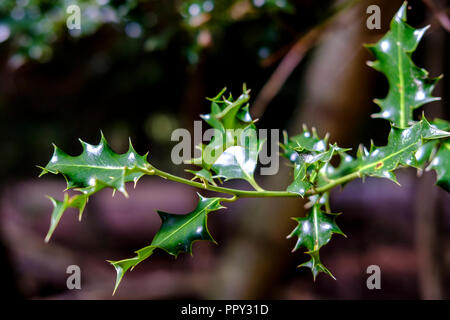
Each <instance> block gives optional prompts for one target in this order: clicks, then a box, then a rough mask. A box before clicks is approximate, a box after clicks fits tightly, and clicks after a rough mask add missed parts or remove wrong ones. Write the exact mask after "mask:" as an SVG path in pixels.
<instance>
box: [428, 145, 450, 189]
mask: <svg viewBox="0 0 450 320" xmlns="http://www.w3.org/2000/svg"><path fill="white" fill-rule="evenodd" d="M429 169H434V170H435V171H436V174H437V185H438V186H440V187H442V188H443V189H444V190H446V191H447V192H450V140H449V139H447V140H445V141H444V142H443V143H442V144H441V146H440V148H439V151H438V152H437V153H436V156H435V157H434V158H433V160H432V161H431V163H430V165H429V167H428V170H429Z"/></svg>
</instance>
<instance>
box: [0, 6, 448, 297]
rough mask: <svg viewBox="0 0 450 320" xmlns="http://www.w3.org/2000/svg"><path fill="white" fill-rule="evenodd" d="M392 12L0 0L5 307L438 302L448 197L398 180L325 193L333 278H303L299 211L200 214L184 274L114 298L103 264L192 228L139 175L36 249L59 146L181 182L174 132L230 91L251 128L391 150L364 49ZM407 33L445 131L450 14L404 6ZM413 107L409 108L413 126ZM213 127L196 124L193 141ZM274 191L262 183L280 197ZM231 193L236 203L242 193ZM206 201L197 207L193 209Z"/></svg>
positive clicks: (129, 285) (149, 271)
mask: <svg viewBox="0 0 450 320" xmlns="http://www.w3.org/2000/svg"><path fill="white" fill-rule="evenodd" d="M401 3H402V2H401V1H391V0H390V1H387V0H384V1H381V0H380V1H376V0H371V1H348V0H347V1H331V0H321V1H317V0H315V1H314V0H220V1H219V0H192V1H181V0H180V1H175V0H147V1H145V0H142V1H138V0H121V1H119V0H85V1H83V0H79V1H76V0H70V1H69V0H67V1H66V0H52V1H50V0H17V1H15V0H2V1H1V2H0V146H1V149H0V150H1V157H0V164H1V165H0V189H1V192H0V275H1V277H2V292H3V294H5V293H6V297H7V298H24V299H181V298H200V299H205V298H206V299H213V298H214V299H261V298H264V299H393V298H395V299H411V298H413V299H416V298H422V299H448V298H450V277H449V276H450V272H449V266H450V196H449V195H448V194H447V193H446V192H445V191H443V190H441V189H440V188H438V187H436V186H434V181H435V173H434V172H425V173H423V174H422V176H421V177H420V178H418V177H417V172H416V171H415V170H399V172H398V178H399V182H400V183H401V184H402V187H399V186H397V185H395V184H393V183H392V182H390V181H388V180H382V179H372V178H369V179H367V180H366V181H365V183H364V184H363V183H362V182H361V181H354V182H352V183H350V184H349V185H348V186H346V188H345V189H343V190H342V191H341V190H335V192H333V193H332V198H331V207H332V209H333V211H334V212H343V213H344V214H343V215H341V216H340V217H339V218H338V224H339V225H340V226H341V229H342V230H343V231H344V232H345V233H346V234H347V236H348V238H344V237H339V236H334V237H333V240H332V241H331V242H330V244H329V245H327V246H325V247H324V248H323V249H322V250H321V253H322V261H323V262H324V264H325V265H326V266H327V267H328V268H329V269H330V270H331V272H332V273H333V274H334V275H335V277H336V278H337V280H336V281H334V280H333V279H331V278H329V277H327V276H324V275H319V276H318V278H317V280H316V282H313V280H312V276H311V273H310V271H309V270H308V269H304V268H301V269H297V268H296V266H297V265H298V264H300V263H301V262H304V261H305V260H306V259H307V256H306V255H304V254H302V253H301V252H296V253H294V254H292V253H291V252H290V251H291V249H292V248H293V246H294V243H295V240H294V239H289V240H286V238H285V237H286V235H287V234H288V233H289V232H290V231H291V230H292V229H293V228H294V227H295V222H294V221H292V220H291V219H290V217H293V216H303V215H304V214H305V210H304V209H303V205H304V202H303V200H301V199H242V200H239V201H238V202H235V203H230V204H229V205H228V209H227V210H221V211H219V212H217V213H213V214H212V215H211V216H210V219H209V224H210V231H211V233H212V235H213V236H214V238H215V239H216V240H217V241H218V243H219V246H216V245H214V244H212V243H207V242H197V243H196V244H195V245H194V249H193V252H194V255H193V256H190V255H188V254H185V255H180V256H179V258H178V259H174V258H173V257H172V256H169V255H167V254H166V253H164V252H159V251H157V252H155V254H154V255H153V256H152V257H151V258H150V259H148V260H147V261H145V262H144V263H142V264H140V265H139V266H138V267H137V268H136V269H135V270H134V271H133V272H130V273H128V274H127V275H126V276H125V278H124V280H123V281H122V283H121V286H120V288H119V290H118V292H117V293H116V295H115V296H114V297H112V296H111V293H112V290H113V286H114V280H115V271H114V269H113V268H112V266H110V265H109V264H108V263H107V262H106V261H105V260H107V259H110V260H119V259H123V258H128V257H131V256H132V255H133V252H134V251H135V250H137V249H139V248H142V247H144V246H146V245H148V244H149V243H150V241H151V239H152V238H153V235H154V234H155V232H156V231H157V230H158V227H159V225H160V221H159V217H158V216H157V214H156V212H155V210H156V209H159V210H163V211H166V212H174V213H186V212H189V211H191V210H192V209H193V208H194V207H195V203H196V196H195V191H196V190H194V189H193V188H191V187H188V186H184V185H179V184H176V183H173V182H169V181H164V180H162V179H159V178H157V177H147V178H144V179H142V180H141V181H140V183H138V185H137V187H136V189H133V188H132V186H131V185H130V186H128V191H129V194H130V198H129V199H125V198H124V197H123V196H122V195H121V194H117V195H116V196H115V197H114V198H111V193H110V190H104V191H102V192H100V193H98V194H96V195H95V196H93V197H92V198H91V199H90V201H89V203H88V205H87V207H86V210H85V214H84V217H83V220H82V221H81V223H79V222H78V219H77V214H76V212H75V211H70V210H69V211H68V212H67V213H66V214H65V215H64V216H63V218H62V219H61V222H60V224H59V227H58V228H57V229H56V232H55V234H54V235H53V238H52V240H51V241H50V243H48V244H46V243H44V237H45V234H46V232H47V228H48V226H49V220H50V213H51V210H52V207H51V203H50V201H48V199H47V198H46V197H45V195H51V196H54V197H55V198H57V199H61V197H62V190H63V189H64V188H65V181H64V179H63V178H62V177H61V176H53V175H46V176H44V177H42V178H38V177H37V176H38V174H39V173H40V169H39V168H37V167H36V166H37V165H41V166H43V165H45V164H46V163H47V162H48V160H49V159H50V156H51V154H52V151H53V147H52V145H51V144H52V143H55V144H57V145H58V146H60V147H61V148H62V149H63V150H65V151H66V152H67V153H69V154H71V155H76V154H79V153H80V152H81V145H80V144H79V142H78V140H77V138H82V139H83V140H85V141H87V142H89V143H97V142H98V141H99V139H100V130H102V131H103V132H104V134H105V136H106V137H107V139H108V141H109V142H110V144H111V146H112V148H113V149H114V150H115V151H116V152H125V151H126V149H127V147H128V137H131V139H132V141H133V144H134V146H135V148H136V150H137V151H138V152H139V153H141V154H143V153H145V152H147V151H149V152H150V154H149V159H150V162H151V163H152V164H154V165H155V166H157V167H159V168H161V169H164V170H166V171H169V172H172V173H175V174H178V175H181V176H188V175H187V174H186V173H185V172H184V169H186V168H187V167H186V166H175V165H173V164H172V162H171V160H170V152H171V148H172V147H173V146H174V144H175V143H174V142H171V141H170V135H171V133H172V131H173V130H174V129H175V128H180V127H184V128H187V129H190V130H193V121H194V120H199V114H200V113H207V112H208V108H209V103H208V102H207V101H206V100H205V97H212V96H215V95H216V94H217V93H218V92H219V91H220V90H221V89H222V88H223V87H225V86H226V87H227V88H228V89H229V90H231V92H233V94H234V95H235V96H237V95H238V94H239V93H240V92H241V91H240V90H241V88H242V84H243V83H244V82H245V83H246V84H247V86H248V87H249V88H251V90H252V92H251V113H252V115H253V116H254V117H256V118H259V122H258V126H259V127H260V128H280V129H285V130H287V131H288V132H289V133H290V134H296V133H298V132H300V130H301V126H302V124H303V123H305V124H307V125H308V126H309V127H311V126H315V127H316V128H317V130H318V132H319V134H322V135H323V134H325V133H326V132H330V134H331V138H330V142H337V143H338V144H339V145H340V146H343V147H351V148H353V150H356V148H357V147H358V144H359V143H360V142H363V143H364V144H365V145H369V144H370V139H373V140H374V142H375V144H376V145H383V144H385V143H386V138H387V134H388V132H389V124H388V123H387V121H385V120H381V119H371V118H370V114H371V113H374V112H376V111H377V110H378V107H377V106H376V105H375V104H374V103H373V102H372V99H373V98H375V97H383V96H384V95H385V94H386V93H387V89H388V87H387V81H386V80H385V78H384V76H383V75H382V74H380V73H377V72H376V71H375V70H373V69H371V68H369V67H367V66H366V64H365V62H366V61H367V60H371V59H372V57H371V56H370V54H369V53H368V52H367V50H365V49H364V48H363V46H362V45H363V43H370V42H376V41H377V40H378V39H379V38H380V37H381V36H382V35H383V34H384V33H385V32H386V31H387V30H388V28H389V21H390V19H391V18H392V16H393V14H394V13H395V12H396V11H397V10H398V8H399V7H400V5H401ZM71 4H76V5H78V6H79V7H80V9H81V11H80V12H81V30H68V28H67V26H66V19H67V18H68V16H69V14H68V13H66V8H67V7H68V6H69V5H71ZM372 4H376V5H378V6H379V7H380V8H381V29H380V30H378V29H374V30H369V29H368V28H367V27H366V20H367V18H368V17H369V16H370V15H369V14H367V13H366V9H367V7H368V6H369V5H372ZM409 4H410V10H409V11H408V22H409V23H410V24H411V25H412V26H414V27H423V26H425V25H427V24H430V25H431V27H430V29H429V30H428V32H427V33H426V36H425V37H424V39H423V41H422V42H421V44H420V46H419V48H418V50H417V52H416V53H414V55H413V58H414V60H415V62H416V64H417V65H419V66H421V67H425V68H426V69H427V70H429V71H430V74H431V76H437V75H439V74H441V73H444V74H446V77H444V78H443V80H441V81H440V82H439V84H438V86H437V88H436V90H435V92H434V93H435V95H436V96H441V97H442V98H443V99H442V100H441V101H437V102H433V103H430V104H428V105H426V107H425V108H424V110H425V113H426V115H427V118H429V119H433V118H434V117H441V118H444V119H448V118H449V117H448V116H449V101H450V95H449V91H448V88H449V85H448V84H449V80H448V77H447V75H448V74H450V68H449V60H450V59H449V43H450V42H449V40H450V39H449V31H450V22H449V17H448V13H449V5H450V4H449V3H448V2H447V1H438V0H423V1H410V2H409ZM422 110H423V109H420V110H418V114H420V113H421V112H422ZM203 127H204V128H206V125H204V126H203ZM291 178H292V172H291V169H290V168H289V167H288V166H287V163H286V162H282V163H281V168H280V172H279V174H278V175H277V176H263V177H258V178H257V180H258V182H259V183H260V184H261V185H262V186H263V187H266V188H269V189H282V188H286V186H287V185H288V184H289V181H290V179H291ZM231 186H234V187H240V188H246V185H245V183H240V182H239V181H237V182H231ZM203 194H205V195H208V194H207V193H203ZM73 264H75V265H79V266H80V268H81V286H82V289H81V290H68V289H67V287H66V279H67V277H68V274H66V268H67V266H69V265H73ZM373 264H375V265H378V266H380V268H381V289H380V290H368V289H367V287H366V279H367V278H368V276H369V275H368V274H367V272H366V269H367V267H368V266H369V265H373Z"/></svg>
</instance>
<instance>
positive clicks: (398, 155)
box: [357, 118, 450, 182]
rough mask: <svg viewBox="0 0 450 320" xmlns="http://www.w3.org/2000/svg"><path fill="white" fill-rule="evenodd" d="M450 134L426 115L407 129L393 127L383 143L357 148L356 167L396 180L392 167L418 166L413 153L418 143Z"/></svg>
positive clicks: (374, 174)
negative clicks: (428, 119) (429, 120)
mask: <svg viewBox="0 0 450 320" xmlns="http://www.w3.org/2000/svg"><path fill="white" fill-rule="evenodd" d="M449 135H450V133H449V132H446V131H443V130H440V129H438V128H437V127H435V126H433V125H431V124H430V123H429V122H428V121H427V120H426V119H425V118H424V119H423V120H421V121H419V122H417V123H416V124H414V125H413V126H411V127H409V128H406V129H400V128H396V127H392V128H391V132H390V133H389V137H388V143H387V145H386V146H383V147H375V146H374V145H373V144H372V146H371V148H370V151H367V150H366V149H365V148H360V152H359V153H358V162H359V166H358V168H357V171H358V172H359V173H360V175H361V176H364V175H366V176H373V177H381V178H388V179H390V180H392V181H394V182H397V180H396V178H395V175H394V173H393V172H392V171H393V170H394V169H396V168H397V167H398V166H412V167H416V168H417V167H418V166H419V163H418V162H417V159H416V156H415V155H416V153H417V150H418V149H419V147H421V146H422V145H423V143H424V142H426V141H428V140H434V139H442V138H444V137H448V136H449Z"/></svg>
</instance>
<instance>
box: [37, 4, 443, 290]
mask: <svg viewBox="0 0 450 320" xmlns="http://www.w3.org/2000/svg"><path fill="white" fill-rule="evenodd" d="M406 8H407V7H406V3H405V4H404V5H403V6H402V7H401V8H400V10H399V11H398V12H397V14H396V15H395V16H394V18H393V19H392V22H391V30H390V31H389V32H388V33H387V34H386V35H385V36H384V37H383V38H382V39H381V40H380V41H378V42H377V43H376V44H372V45H368V46H367V47H368V48H369V50H370V51H371V52H372V53H373V54H374V56H375V57H376V59H377V60H375V61H373V62H370V65H371V66H372V67H374V68H375V69H376V70H378V71H380V72H382V73H383V74H384V75H385V76H386V78H387V79H388V81H389V85H390V89H389V92H388V94H387V96H386V98H384V99H380V100H376V103H377V104H378V105H379V106H380V108H381V111H380V113H379V114H377V115H375V116H377V117H382V118H384V119H386V120H388V121H389V122H390V124H391V131H390V133H389V137H388V142H387V144H386V145H385V146H375V145H373V143H372V145H371V146H370V148H369V149H367V148H365V147H363V146H360V148H359V149H358V151H357V153H356V156H351V155H350V154H349V149H345V148H341V147H338V146H337V145H336V144H330V143H329V142H328V136H326V137H324V138H321V137H319V136H318V134H317V132H316V131H315V130H308V128H307V127H305V126H304V127H303V131H302V132H301V133H300V134H299V135H296V136H292V137H288V136H287V135H285V137H284V142H283V143H282V144H281V154H282V155H283V156H284V157H286V158H287V159H288V160H289V162H290V163H291V165H292V167H293V169H292V170H293V177H292V181H291V182H290V183H289V184H288V186H287V188H286V190H285V191H281V192H280V191H276V192H272V191H268V190H264V189H262V188H261V187H260V186H259V185H258V184H257V183H256V181H255V178H254V173H255V168H256V166H257V162H258V155H259V152H260V150H261V146H262V145H263V143H264V141H260V140H259V139H258V138H257V136H256V133H255V128H256V127H255V120H253V119H252V118H251V115H250V112H249V104H248V101H249V91H248V90H247V89H246V88H245V86H244V89H243V93H242V94H241V95H240V96H239V97H237V98H236V99H234V98H233V97H232V95H226V94H225V90H222V91H221V92H220V93H219V94H218V95H217V96H216V97H214V98H211V99H209V100H210V102H211V112H210V113H209V114H205V115H202V116H201V117H202V119H203V120H204V121H205V122H206V123H207V124H209V125H210V126H211V127H212V128H214V129H215V132H216V133H217V134H215V135H214V137H213V138H212V139H211V141H210V142H209V143H208V144H206V145H200V146H198V147H199V148H200V150H201V157H199V158H196V159H192V160H190V161H189V163H190V164H193V165H195V166H197V167H198V169H196V170H189V172H190V173H191V174H192V178H193V179H199V180H200V181H201V182H202V184H200V186H203V187H202V189H211V190H213V191H217V188H216V190H214V188H215V187H216V186H217V185H219V184H223V183H224V182H225V181H226V180H231V179H243V180H245V181H247V182H248V183H249V184H250V185H251V186H252V187H253V188H254V189H255V190H254V191H252V192H253V193H254V195H255V196H273V195H274V194H275V193H277V196H279V195H280V193H282V194H285V195H286V196H299V197H305V198H307V199H308V203H307V207H308V208H309V212H308V213H307V215H306V216H305V217H299V218H294V220H295V221H296V223H297V226H296V227H295V229H294V230H293V231H292V233H291V234H290V235H289V236H288V237H296V238H297V242H296V244H295V247H294V251H295V250H298V249H303V250H305V253H306V254H307V255H308V256H309V258H308V260H306V262H304V263H302V264H300V266H302V267H308V268H310V269H311V271H312V274H313V277H314V279H315V278H316V276H317V275H318V274H319V273H320V272H324V273H326V274H328V275H330V276H331V277H333V275H332V274H331V272H330V271H329V270H328V269H327V268H326V267H325V266H324V265H323V263H322V262H321V259H320V255H319V250H320V248H321V247H322V246H324V245H325V244H327V243H328V242H329V241H330V239H331V237H332V235H333V234H341V235H344V233H343V232H342V231H341V229H340V228H339V227H338V226H337V224H336V222H335V219H336V217H337V214H336V213H332V211H331V209H330V206H329V190H331V189H332V188H334V187H337V186H343V185H345V184H346V183H348V182H349V181H351V180H353V179H355V178H363V179H364V178H365V177H378V178H387V179H390V180H392V181H394V182H397V180H396V177H395V174H394V171H395V170H396V169H398V168H401V167H414V168H417V169H418V170H431V169H434V170H435V171H436V175H437V184H438V185H439V186H441V187H442V188H444V189H445V190H447V191H450V188H449V186H450V173H449V169H450V164H449V161H450V144H449V138H448V137H449V136H450V133H449V132H448V131H449V129H450V125H449V123H448V122H446V121H444V120H439V119H436V120H434V121H432V122H430V121H428V120H427V119H426V118H425V117H424V116H422V119H421V120H419V121H414V120H413V116H412V115H413V110H414V109H416V108H418V107H420V106H422V105H423V104H425V103H427V102H429V101H433V100H435V99H437V98H435V97H432V96H431V92H432V90H433V87H434V86H435V84H436V82H437V80H438V78H429V77H428V74H427V72H426V71H425V70H424V69H421V68H418V67H417V66H415V64H414V63H413V61H412V60H411V54H412V52H413V51H414V50H415V49H416V47H417V45H418V43H419V41H420V39H421V38H422V36H423V34H424V32H425V30H426V28H423V29H414V28H412V27H411V26H409V25H408V24H406ZM80 141H81V140H80ZM81 143H82V145H83V152H82V153H81V154H80V155H79V156H75V157H74V156H70V155H68V154H66V153H64V152H63V151H62V150H61V149H59V148H58V147H56V146H55V147H54V153H53V156H52V158H51V160H50V162H49V163H48V164H47V165H46V167H45V168H42V169H43V171H42V173H41V174H45V173H48V172H50V173H54V174H62V175H63V176H64V177H65V179H66V181H67V189H74V190H75V191H78V193H76V194H74V195H72V196H69V195H68V193H65V195H64V198H63V200H62V201H60V200H56V199H53V198H50V199H51V201H52V203H53V206H54V209H53V212H52V216H51V225H50V230H49V232H48V235H47V238H46V240H47V241H48V240H49V239H50V237H51V235H52V233H53V232H54V230H55V227H56V225H57V224H58V221H59V220H60V219H61V216H62V214H63V213H64V212H65V210H66V209H67V208H76V209H78V211H79V214H80V218H81V214H82V212H83V209H84V207H85V205H86V202H87V200H88V199H89V197H90V196H92V195H93V194H94V193H96V192H98V191H100V190H102V189H105V188H111V189H112V190H113V192H114V191H116V190H117V191H119V192H121V193H123V194H124V195H125V196H127V193H126V189H125V185H126V183H127V182H134V183H136V182H137V181H138V180H139V179H140V178H141V177H142V176H143V175H159V176H163V175H162V171H160V170H158V169H156V168H154V167H153V166H152V165H151V164H150V163H149V162H148V159H147V155H143V156H141V155H139V154H138V153H137V152H136V151H135V150H134V149H133V147H132V145H131V143H130V147H129V150H128V152H126V153H125V154H116V153H115V152H114V151H113V150H111V148H110V147H109V146H108V144H107V142H106V140H105V138H104V137H103V135H102V137H101V141H100V143H99V144H98V145H91V144H88V143H85V142H83V141H81ZM333 158H338V159H340V160H339V162H338V165H334V166H333V165H332V164H331V160H332V159H333ZM164 177H166V178H167V177H169V178H170V177H174V176H172V175H170V174H166V175H165V176H164ZM178 180H180V179H178ZM187 181H189V180H187ZM227 190H228V191H232V190H235V189H227ZM235 191H236V193H235V194H234V195H235V197H234V198H235V199H236V198H239V194H240V193H239V192H238V191H239V190H235ZM228 193H229V194H233V192H228ZM250 193H251V192H250ZM247 195H248V192H247ZM233 200H234V199H233ZM226 201H230V199H229V198H222V197H214V198H206V197H203V196H201V195H200V194H199V199H198V204H197V206H196V207H195V209H194V210H192V211H191V212H189V213H187V214H173V213H166V212H160V211H158V214H159V216H160V218H161V227H160V229H159V231H158V232H157V234H156V235H155V236H154V238H153V240H152V241H151V243H150V244H149V245H148V246H146V247H144V248H142V249H140V250H138V251H136V255H135V256H134V257H132V258H129V259H124V260H120V261H109V262H110V263H111V264H112V265H113V266H114V268H115V269H116V271H117V279H116V285H115V289H117V286H118V285H119V283H120V281H121V280H122V277H123V276H124V274H125V273H126V272H127V271H128V270H132V269H133V268H134V267H135V266H136V265H137V264H139V263H140V262H141V261H143V260H145V259H147V258H148V257H150V256H151V255H152V253H153V251H154V250H155V249H162V250H164V251H166V252H167V253H169V254H171V255H173V256H178V254H180V253H182V252H189V253H192V244H193V243H194V242H195V241H198V240H210V241H214V240H213V238H212V236H211V235H210V233H209V231H208V226H207V219H208V215H209V213H210V212H213V211H217V210H220V209H222V208H224V206H223V203H224V202H226Z"/></svg>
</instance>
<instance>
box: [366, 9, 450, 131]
mask: <svg viewBox="0 0 450 320" xmlns="http://www.w3.org/2000/svg"><path fill="white" fill-rule="evenodd" d="M407 6H408V4H407V2H404V3H403V5H402V6H401V8H400V10H399V11H398V12H397V13H396V14H395V16H394V18H393V19H392V21H391V25H390V31H389V32H388V33H386V35H385V36H384V37H383V38H381V40H380V41H378V42H377V43H375V44H369V45H366V47H367V48H368V49H369V51H371V52H372V54H373V55H374V56H375V57H376V59H377V60H375V61H370V62H368V65H369V66H371V67H373V68H374V69H375V70H377V71H380V72H382V73H383V74H384V75H385V76H386V78H387V80H388V82H389V92H388V94H387V96H386V97H385V98H384V99H375V100H374V102H375V103H376V104H378V105H379V106H380V108H381V111H380V112H379V113H377V114H374V115H373V117H377V118H383V119H386V120H389V121H390V122H391V123H392V124H393V125H394V126H396V127H399V128H406V127H408V126H409V124H410V122H411V121H412V120H413V110H414V109H416V108H419V107H420V106H422V105H423V104H425V103H428V102H431V101H435V100H439V99H440V98H438V97H433V96H432V95H431V93H432V91H433V89H434V87H435V85H436V83H437V81H438V80H439V79H440V78H441V77H437V78H429V77H428V72H427V71H426V70H425V69H422V68H418V67H417V66H416V65H415V64H414V62H413V61H412V59H411V55H412V53H413V52H414V51H415V50H416V48H417V45H418V44H419V42H420V40H421V39H422V37H423V35H424V33H425V31H426V30H427V29H428V27H429V26H427V27H424V28H421V29H414V28H413V27H411V26H409V25H408V24H407V23H406V10H407Z"/></svg>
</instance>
